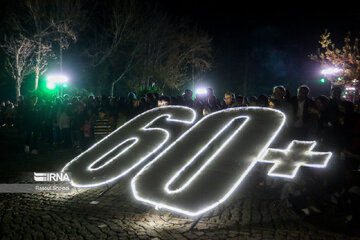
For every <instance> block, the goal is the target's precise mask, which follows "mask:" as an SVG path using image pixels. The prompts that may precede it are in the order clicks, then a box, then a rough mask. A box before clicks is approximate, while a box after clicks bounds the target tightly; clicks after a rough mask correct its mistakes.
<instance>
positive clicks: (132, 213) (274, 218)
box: [0, 151, 359, 240]
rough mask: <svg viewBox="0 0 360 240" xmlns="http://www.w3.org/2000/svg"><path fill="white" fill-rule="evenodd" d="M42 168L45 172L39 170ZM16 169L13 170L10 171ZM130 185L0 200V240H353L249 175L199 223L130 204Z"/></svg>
mask: <svg viewBox="0 0 360 240" xmlns="http://www.w3.org/2000/svg"><path fill="white" fill-rule="evenodd" d="M54 155H56V158H55V159H56V160H53V158H54ZM75 155H76V154H75ZM73 156H74V153H69V152H61V151H57V152H55V153H51V152H48V153H46V152H43V153H42V155H39V156H37V157H34V156H25V155H21V156H18V155H17V157H16V159H15V158H14V159H15V160H13V159H12V160H13V161H15V162H13V165H16V166H18V167H19V168H21V169H23V171H39V170H40V171H41V170H45V169H47V170H48V171H55V170H56V169H58V168H59V166H63V164H64V162H66V161H68V160H70V159H71V158H72V157H73ZM7 160H9V159H7ZM16 161H19V162H16ZM27 161H28V162H27ZM44 161H46V164H45V165H40V164H39V163H41V162H44ZM51 161H53V162H51ZM2 166H4V165H2ZM16 166H12V169H13V171H15V170H16ZM38 166H42V167H43V168H39V167H38ZM49 166H53V167H52V168H51V167H50V168H49ZM24 169H26V170H24ZM258 171H262V170H261V169H258ZM133 174H134V173H133ZM130 178H131V176H129V177H128V178H126V179H122V180H120V181H118V182H117V183H116V184H115V185H111V186H110V188H109V189H108V188H107V187H104V186H103V187H98V188H93V189H79V190H78V189H76V190H75V189H74V190H72V191H71V192H70V193H66V194H65V193H63V194H54V193H51V194H50V193H42V194H14V193H13V194H10V193H6V194H5V193H2V194H0V223H1V228H0V239H1V240H2V239H4V240H5V239H36V240H37V239H76V240H78V239H247V240H250V239H252V240H255V239H300V240H302V239H319V240H320V239H324V240H325V239H326V240H332V239H338V240H343V239H352V240H354V239H359V238H357V237H356V236H354V234H349V233H346V232H344V231H342V232H339V231H337V232H335V231H329V230H325V229H324V228H320V227H319V226H317V225H316V224H310V223H309V222H308V221H305V220H304V219H302V217H300V216H298V215H296V214H295V213H294V212H292V211H291V210H290V209H288V208H286V207H284V206H283V205H282V203H281V202H280V201H279V190H278V189H271V188H270V187H261V186H259V185H258V183H259V181H258V179H257V176H256V175H255V174H254V175H251V176H250V177H248V178H247V180H246V181H247V185H246V186H245V188H244V189H241V192H235V193H234V194H233V195H232V197H231V198H230V199H229V200H228V201H227V202H225V203H224V204H223V205H221V206H220V207H217V208H215V210H213V211H211V212H209V213H206V214H204V215H203V216H201V218H189V217H185V216H182V215H177V214H172V213H170V212H168V211H165V210H155V209H154V208H152V207H150V206H146V205H143V204H141V203H139V202H137V201H135V200H134V198H133V196H132V194H131V191H130V189H129V183H130ZM281 184H283V183H279V185H280V186H281ZM105 190H107V192H105V193H104V191H105Z"/></svg>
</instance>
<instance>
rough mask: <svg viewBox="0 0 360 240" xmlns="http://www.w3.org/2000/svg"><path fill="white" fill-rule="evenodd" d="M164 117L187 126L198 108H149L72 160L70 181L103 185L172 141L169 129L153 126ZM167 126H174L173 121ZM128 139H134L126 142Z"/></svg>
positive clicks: (122, 174) (68, 168) (192, 120)
mask: <svg viewBox="0 0 360 240" xmlns="http://www.w3.org/2000/svg"><path fill="white" fill-rule="evenodd" d="M164 117H166V122H176V123H179V124H181V125H182V126H184V128H185V129H186V128H188V127H190V126H191V125H192V123H193V122H194V121H195V119H196V112H195V111H194V110H193V109H191V108H188V107H182V106H164V107H159V108H155V109H152V110H149V111H146V112H144V113H142V114H140V115H138V116H136V117H135V118H133V119H131V120H130V121H128V122H126V123H125V124H124V125H122V126H121V127H119V128H118V129H116V130H115V131H114V132H112V133H111V134H109V135H108V136H106V137H105V138H103V139H102V140H100V141H99V142H97V143H96V144H94V145H93V146H91V147H90V148H89V149H87V150H86V151H85V152H83V153H81V154H80V155H79V156H77V157H76V158H74V159H73V160H71V161H70V162H69V163H67V164H66V165H65V167H64V168H63V169H62V172H65V171H66V172H71V173H72V181H71V184H72V185H73V186H75V187H95V186H100V185H103V184H107V183H110V182H112V181H114V180H116V179H119V178H121V177H123V176H125V175H126V174H127V173H129V172H130V171H132V170H133V169H134V168H136V167H137V166H139V165H140V164H141V163H143V162H144V161H147V160H148V159H149V157H150V156H153V154H154V153H156V152H157V151H159V150H160V149H161V148H163V147H165V146H166V145H168V144H170V142H169V136H170V133H169V132H168V131H167V130H165V129H163V128H159V127H150V126H151V125H152V124H154V123H155V122H156V121H157V120H159V119H160V118H164ZM164 127H165V126H164ZM166 128H167V129H170V130H174V129H172V128H171V126H170V125H168V126H166ZM174 131H175V130H174ZM119 142H120V143H119ZM128 142H132V143H131V144H130V145H129V146H126V143H128ZM122 146H126V147H125V148H124V149H122V150H121V151H120V153H118V154H116V155H115V156H114V157H112V158H110V159H108V160H107V159H106V158H107V156H109V154H111V153H112V152H114V151H115V150H119V148H121V147H122ZM104 160H106V161H105V162H104V163H103V164H101V165H100V166H97V167H94V166H95V165H96V164H98V163H100V161H104ZM94 176H95V177H94Z"/></svg>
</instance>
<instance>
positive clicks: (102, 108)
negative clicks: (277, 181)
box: [0, 85, 360, 224]
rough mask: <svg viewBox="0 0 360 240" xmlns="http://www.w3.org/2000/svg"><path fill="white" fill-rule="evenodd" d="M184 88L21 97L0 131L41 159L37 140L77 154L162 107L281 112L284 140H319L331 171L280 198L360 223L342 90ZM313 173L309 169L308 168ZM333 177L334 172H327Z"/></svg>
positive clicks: (355, 149)
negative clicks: (15, 136) (314, 93)
mask: <svg viewBox="0 0 360 240" xmlns="http://www.w3.org/2000/svg"><path fill="white" fill-rule="evenodd" d="M195 95H196V96H195V99H193V92H192V91H191V90H189V89H187V90H185V92H184V94H183V95H181V96H175V97H169V96H160V95H159V94H156V93H147V94H146V95H145V96H143V97H141V98H138V97H137V96H136V94H135V93H134V92H130V93H129V94H128V95H127V96H126V97H107V96H102V97H94V96H90V97H88V96H85V97H78V96H74V97H70V96H69V95H65V96H63V97H55V98H54V99H53V100H52V101H49V100H45V99H39V98H38V97H36V96H30V97H27V98H23V97H19V98H18V99H17V102H16V103H12V102H10V101H7V102H3V103H1V106H0V126H2V127H4V126H8V127H9V126H10V127H16V128H17V129H18V131H19V133H21V134H24V136H25V144H24V145H25V146H24V151H25V152H26V153H29V154H38V151H39V146H38V143H39V140H41V141H44V142H47V143H49V144H53V145H55V146H62V147H65V148H74V149H75V150H77V151H79V152H81V151H83V150H85V149H87V148H88V147H89V146H90V145H91V144H93V143H95V142H96V141H98V140H99V139H101V138H103V137H104V136H106V135H107V134H109V133H111V132H112V131H114V130H115V129H116V128H117V127H119V126H121V125H122V124H124V123H125V122H126V121H128V120H130V119H131V118H133V117H135V116H136V115H138V114H140V113H142V112H144V111H146V110H149V109H152V108H155V107H157V106H164V105H183V106H188V107H191V108H193V109H195V110H196V112H197V113H198V114H199V115H200V116H206V115H208V114H210V113H212V112H215V111H219V110H222V109H226V108H233V107H244V106H258V107H270V108H275V109H278V110H281V111H282V112H284V113H285V114H286V117H287V121H286V131H285V132H286V134H288V135H290V136H291V139H298V140H316V141H317V142H318V143H319V145H322V146H326V148H327V149H328V150H330V149H331V151H332V152H333V153H334V154H333V158H334V160H333V161H334V162H336V163H335V166H336V167H335V168H336V171H333V172H332V173H331V174H332V175H329V176H327V177H324V175H319V174H318V172H316V173H312V174H309V176H306V178H305V179H304V178H303V179H302V180H301V181H296V182H292V181H290V182H288V183H286V184H285V185H284V187H283V189H282V194H281V198H282V200H283V201H284V203H285V204H286V205H288V206H289V207H292V208H294V209H297V210H298V211H299V212H301V213H302V214H305V215H312V214H323V213H327V214H337V213H339V212H341V213H342V214H343V215H341V216H338V217H339V218H340V219H343V220H344V221H345V222H346V223H348V224H355V223H358V222H359V203H360V202H359V198H360V187H359V182H360V181H358V180H359V179H358V178H359V159H360V112H359V105H358V103H353V102H350V101H346V100H344V99H342V97H341V96H342V89H341V88H340V87H333V88H332V90H331V93H330V94H329V95H330V96H325V95H321V96H318V97H316V98H311V97H310V89H309V87H308V86H305V85H302V86H300V87H299V88H298V90H297V93H296V95H295V96H290V93H289V91H288V90H287V89H286V88H285V87H284V86H275V87H274V88H273V92H272V94H271V95H270V96H266V95H260V96H252V97H245V96H242V95H237V94H235V93H233V92H226V93H225V94H224V98H223V99H221V100H220V99H218V98H217V97H216V96H215V94H214V90H213V89H211V88H208V89H206V91H205V92H202V93H197V94H195ZM309 171H311V170H309ZM330 172H331V171H330Z"/></svg>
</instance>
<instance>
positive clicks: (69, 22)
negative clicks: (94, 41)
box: [49, 0, 84, 72]
mask: <svg viewBox="0 0 360 240" xmlns="http://www.w3.org/2000/svg"><path fill="white" fill-rule="evenodd" d="M50 12H51V14H50V15H49V22H50V25H51V27H52V29H53V31H52V32H51V34H52V35H53V36H54V38H53V40H54V41H56V42H57V43H58V44H59V64H60V72H62V71H63V51H64V50H66V49H68V48H69V46H70V42H71V41H73V42H76V41H77V38H78V28H79V26H80V25H81V23H82V20H83V18H84V12H83V10H82V4H81V1H80V0H56V1H52V4H51V9H50Z"/></svg>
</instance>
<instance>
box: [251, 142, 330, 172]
mask: <svg viewBox="0 0 360 240" xmlns="http://www.w3.org/2000/svg"><path fill="white" fill-rule="evenodd" d="M315 146H316V141H299V140H293V141H292V142H291V143H290V144H289V145H288V147H287V148H286V149H274V148H269V149H267V151H266V152H265V153H264V154H263V155H262V156H261V157H260V158H259V160H258V161H259V162H264V163H273V164H274V165H273V166H272V167H271V168H270V170H269V172H268V175H269V176H272V177H283V178H294V177H295V176H296V174H297V172H298V171H299V169H300V167H301V166H304V167H313V168H325V167H326V166H327V164H328V162H329V160H330V158H331V156H332V153H331V152H313V151H312V150H313V148H314V147H315ZM284 166H285V171H284V172H281V169H280V168H281V167H284ZM289 172H290V173H289Z"/></svg>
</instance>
